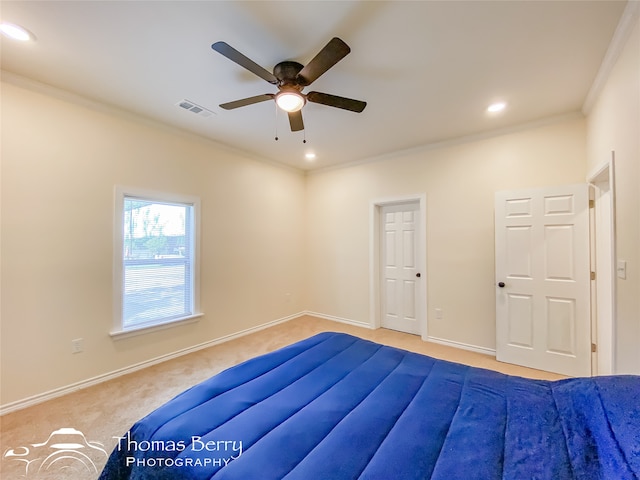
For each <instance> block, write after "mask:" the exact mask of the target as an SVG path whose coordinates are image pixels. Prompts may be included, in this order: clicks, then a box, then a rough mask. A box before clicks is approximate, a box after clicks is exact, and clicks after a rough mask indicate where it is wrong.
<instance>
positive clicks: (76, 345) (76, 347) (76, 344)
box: [71, 338, 84, 353]
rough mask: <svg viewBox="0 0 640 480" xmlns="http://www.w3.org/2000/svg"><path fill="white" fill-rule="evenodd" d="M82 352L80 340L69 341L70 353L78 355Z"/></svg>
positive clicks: (81, 341) (82, 347)
mask: <svg viewBox="0 0 640 480" xmlns="http://www.w3.org/2000/svg"><path fill="white" fill-rule="evenodd" d="M83 350H84V346H83V340H82V338H76V339H75V340H71V353H80V352H82V351H83Z"/></svg>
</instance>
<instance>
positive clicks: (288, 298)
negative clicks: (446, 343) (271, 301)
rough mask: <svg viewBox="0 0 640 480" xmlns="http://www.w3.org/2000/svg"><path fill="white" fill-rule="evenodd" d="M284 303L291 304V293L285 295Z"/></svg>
mask: <svg viewBox="0 0 640 480" xmlns="http://www.w3.org/2000/svg"><path fill="white" fill-rule="evenodd" d="M284 302H285V303H290V302H291V294H290V293H285V294H284Z"/></svg>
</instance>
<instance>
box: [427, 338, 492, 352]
mask: <svg viewBox="0 0 640 480" xmlns="http://www.w3.org/2000/svg"><path fill="white" fill-rule="evenodd" d="M427 341H429V342H433V343H439V344H440V345H446V346H448V347H454V348H461V349H462V350H469V351H471V352H476V353H482V354H483V355H491V356H492V357H495V356H496V351H495V350H494V349H492V348H486V347H478V346H477V345H469V344H468V343H462V342H455V341H453V340H445V339H444V338H437V337H430V336H427Z"/></svg>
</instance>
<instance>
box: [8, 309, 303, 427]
mask: <svg viewBox="0 0 640 480" xmlns="http://www.w3.org/2000/svg"><path fill="white" fill-rule="evenodd" d="M306 314H307V313H306V312H300V313H295V314H293V315H289V316H288V317H283V318H279V319H277V320H273V321H271V322H267V323H263V324H262V325H258V326H256V327H252V328H247V329H246V330H241V331H239V332H236V333H232V334H230V335H225V336H223V337H220V338H216V339H214V340H209V341H208V342H204V343H201V344H199V345H194V346H192V347H187V348H183V349H182V350H178V351H175V352H172V353H167V354H165V355H161V356H159V357H155V358H152V359H150V360H145V361H144V362H140V363H136V364H134V365H130V366H128V367H124V368H120V369H118V370H114V371H112V372H108V373H104V374H102V375H98V376H95V377H93V378H89V379H87V380H82V381H80V382H76V383H72V384H71V385H67V386H65V387H60V388H56V389H54V390H49V391H48V392H44V393H40V394H37V395H33V396H31V397H27V398H24V399H22V400H17V401H15V402H11V403H7V404H6V405H0V416H2V415H5V414H7V413H11V412H15V411H18V410H22V409H24V408H27V407H31V406H33V405H37V404H39V403H43V402H46V401H47V400H52V399H54V398H58V397H62V396H63V395H67V394H69V393H72V392H76V391H78V390H82V389H84V388H88V387H91V386H93V385H97V384H99V383H103V382H107V381H109V380H113V379H114V378H118V377H121V376H123V375H127V374H129V373H133V372H136V371H138V370H142V369H143V368H147V367H150V366H152V365H157V364H158V363H162V362H166V361H168V360H172V359H174V358H178V357H181V356H183V355H187V354H189V353H193V352H197V351H198V350H203V349H205V348H208V347H212V346H214V345H218V344H220V343H224V342H228V341H230V340H234V339H236V338H240V337H244V336H245V335H249V334H251V333H255V332H259V331H260V330H264V329H265V328H269V327H272V326H274V325H278V324H280V323H284V322H288V321H289V320H293V319H294V318H299V317H302V316H304V315H306Z"/></svg>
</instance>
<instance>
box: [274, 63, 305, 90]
mask: <svg viewBox="0 0 640 480" xmlns="http://www.w3.org/2000/svg"><path fill="white" fill-rule="evenodd" d="M303 67H304V65H301V64H300V63H298V62H292V61H285V62H280V63H278V64H277V65H276V66H275V67H273V75H274V76H275V77H276V78H277V79H278V87H293V88H295V89H296V90H298V91H301V90H302V88H303V86H302V85H300V83H299V82H298V73H299V72H300V70H302V68H303Z"/></svg>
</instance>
